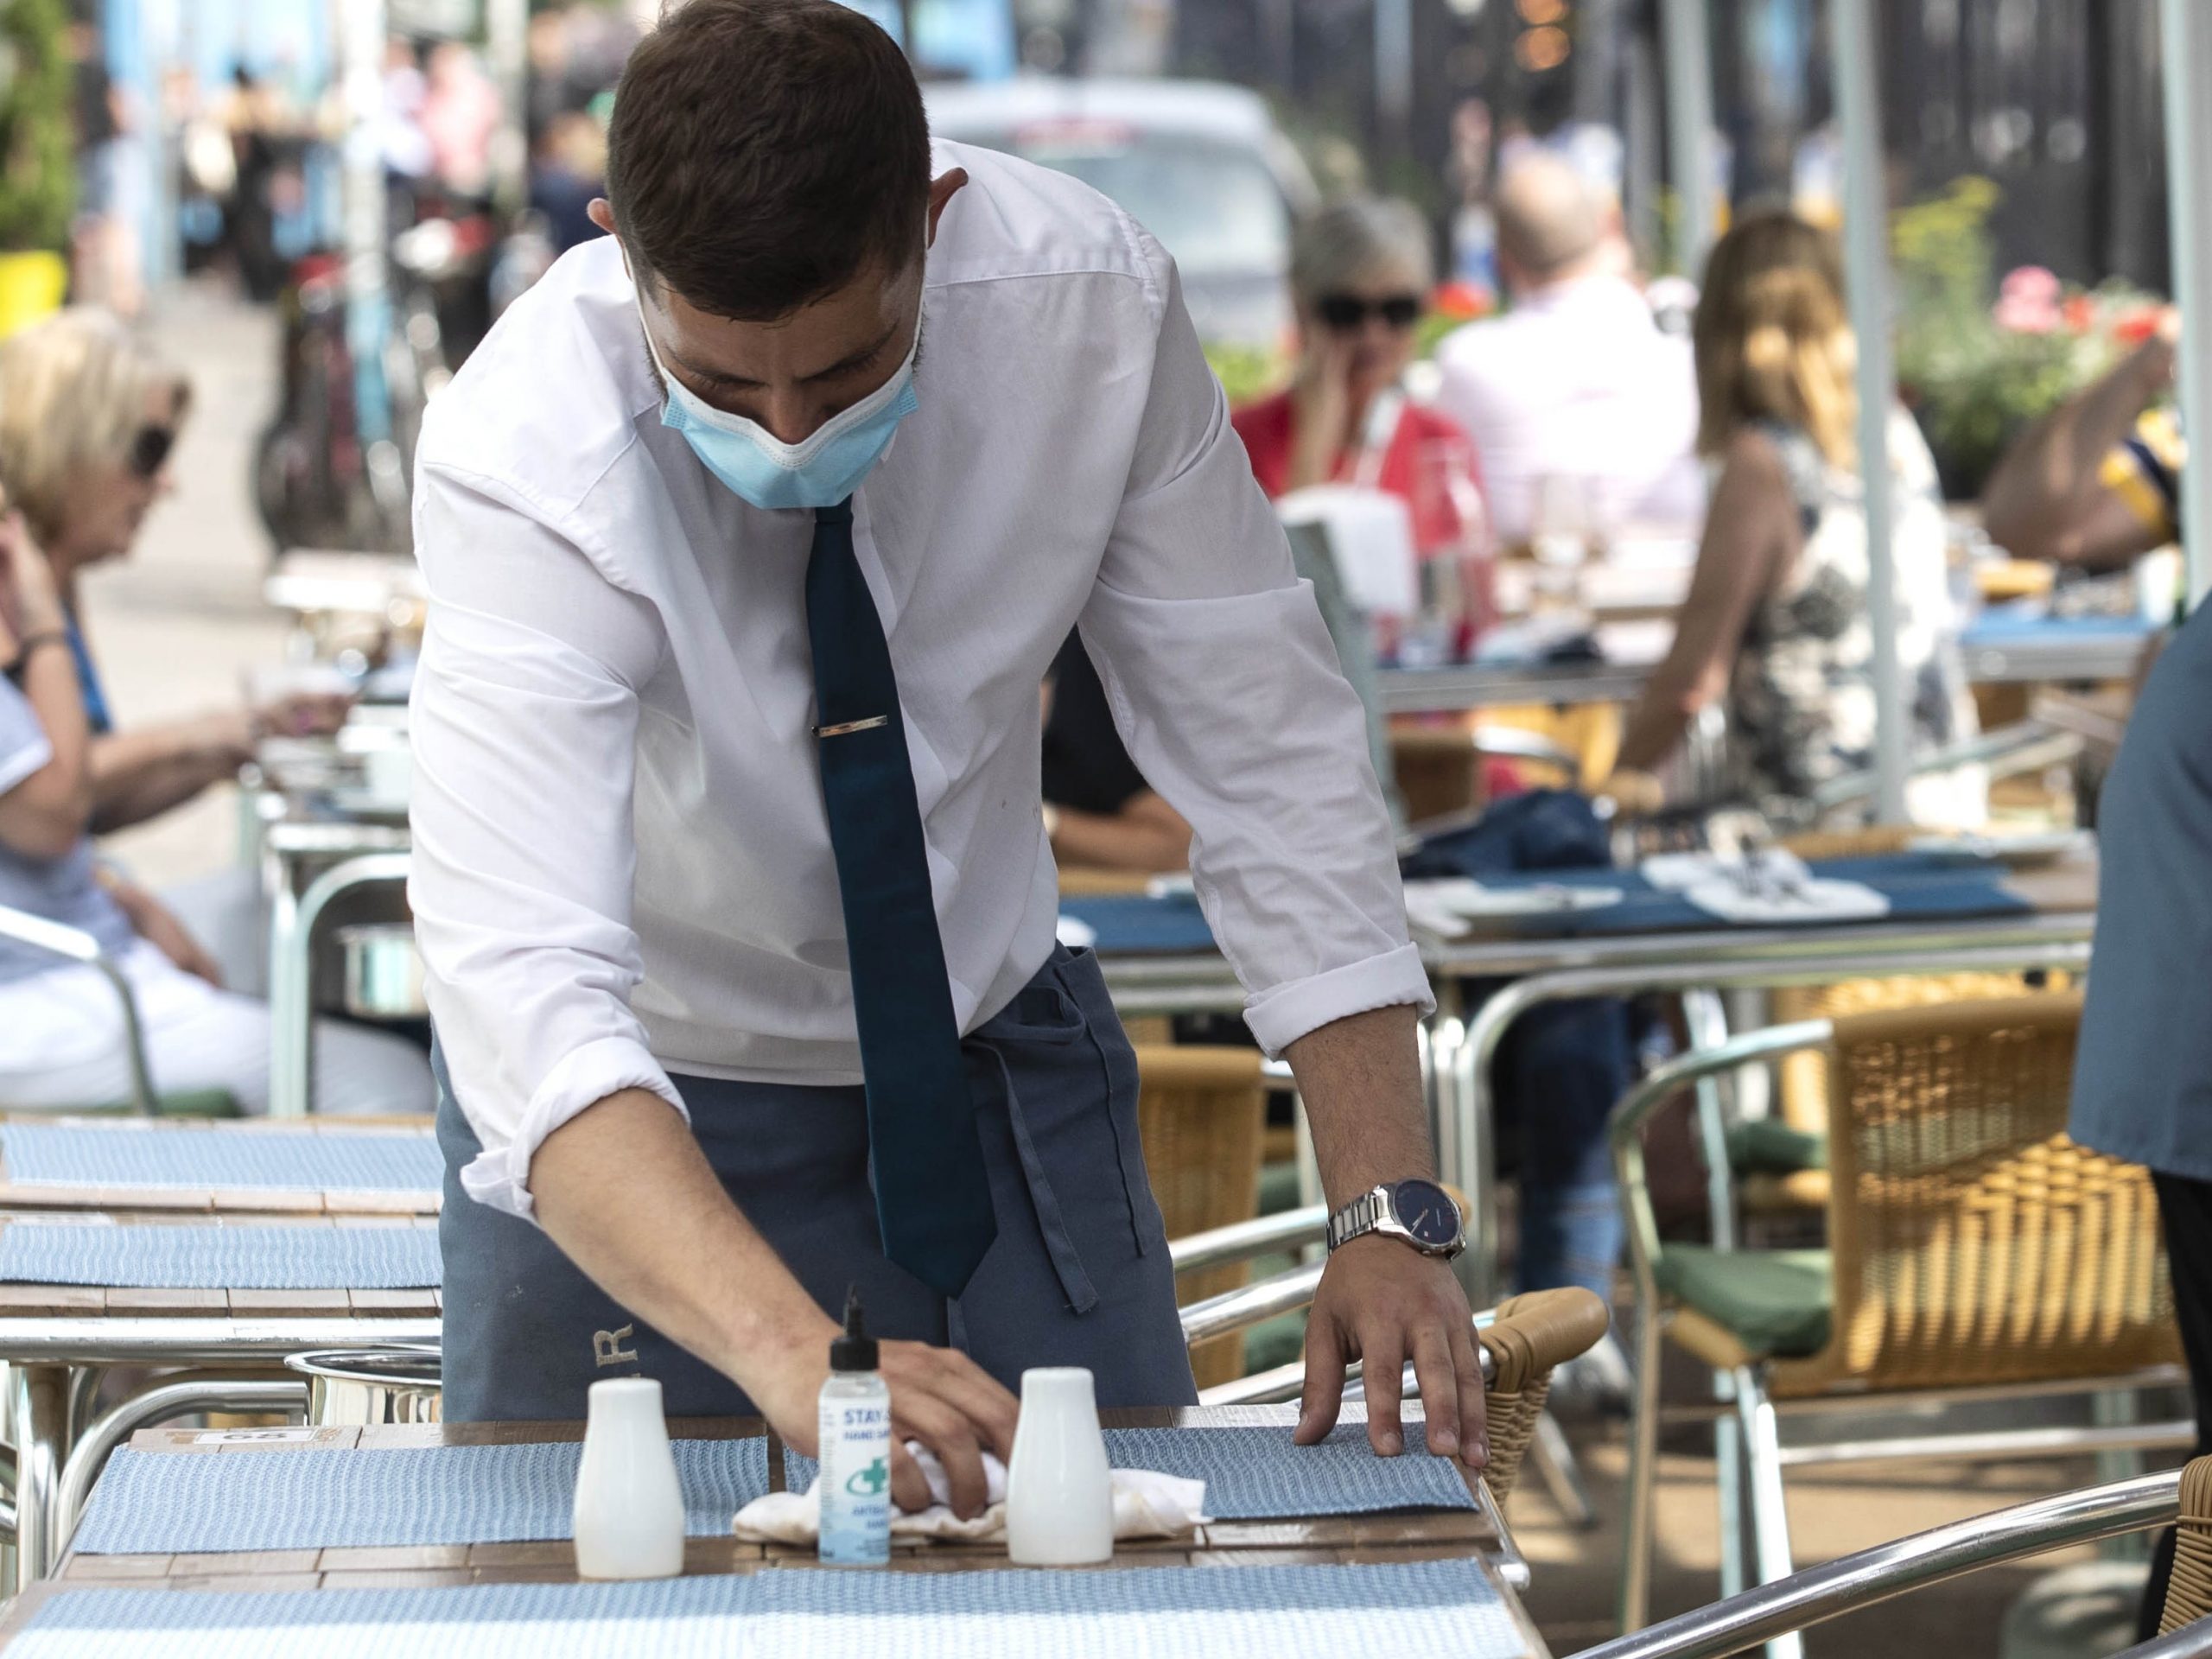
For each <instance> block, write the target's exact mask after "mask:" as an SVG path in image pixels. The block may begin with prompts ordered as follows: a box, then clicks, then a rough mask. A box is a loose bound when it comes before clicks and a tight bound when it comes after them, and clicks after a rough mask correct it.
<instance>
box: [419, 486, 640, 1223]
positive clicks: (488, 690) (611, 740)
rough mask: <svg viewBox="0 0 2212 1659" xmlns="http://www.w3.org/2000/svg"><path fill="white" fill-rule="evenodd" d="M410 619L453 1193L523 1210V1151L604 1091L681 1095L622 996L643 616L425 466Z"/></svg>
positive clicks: (422, 875)
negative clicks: (474, 1150)
mask: <svg viewBox="0 0 2212 1659" xmlns="http://www.w3.org/2000/svg"><path fill="white" fill-rule="evenodd" d="M418 492H419V493H418V500H417V505H416V547H417V550H418V553H417V556H418V557H419V559H420V561H421V563H422V566H423V575H424V580H425V582H426V583H427V585H428V587H429V624H428V626H427V628H426V630H425V632H424V635H423V656H422V661H421V664H420V666H419V667H418V669H417V671H416V680H415V688H414V697H413V707H412V710H411V714H410V721H409V725H410V733H411V738H412V742H413V746H414V755H415V778H414V785H413V793H412V802H411V813H410V817H411V821H412V826H413V832H414V857H413V864H412V869H411V874H410V880H409V884H408V898H409V900H410V904H411V905H412V906H413V908H414V912H415V932H416V939H417V941H418V942H419V944H420V946H421V949H422V952H423V963H424V966H425V969H426V970H427V991H428V999H429V1007H430V1014H431V1018H432V1020H434V1022H435V1025H436V1028H437V1033H438V1040H439V1046H440V1048H441V1049H442V1052H443V1054H444V1056H445V1059H446V1065H447V1070H448V1074H449V1077H450V1079H451V1083H452V1087H453V1090H454V1099H455V1102H456V1103H457V1104H458V1105H459V1106H460V1108H461V1111H462V1113H463V1114H464V1115H465V1116H467V1119H468V1122H469V1125H470V1127H471V1128H474V1130H475V1132H476V1135H477V1139H478V1140H479V1141H480V1143H481V1145H482V1147H483V1151H482V1153H481V1154H480V1156H478V1157H477V1158H476V1159H475V1160H474V1162H472V1163H471V1164H470V1165H469V1166H467V1168H466V1169H464V1170H463V1171H462V1172H461V1185H462V1186H463V1188H464V1189H465V1190H466V1191H467V1193H468V1195H469V1196H470V1197H471V1198H475V1199H477V1200H478V1201H479V1202H480V1203H484V1204H487V1205H492V1206H493V1208H495V1209H499V1210H505V1211H511V1212H512V1213H513V1214H516V1215H520V1216H528V1215H530V1214H531V1196H530V1164H531V1157H532V1155H533V1154H535V1153H536V1152H537V1147H538V1145H539V1144H540V1143H541V1142H542V1141H543V1140H544V1139H545V1137H546V1136H547V1135H550V1134H551V1133H552V1132H553V1131H554V1130H555V1129H556V1128H559V1127H560V1126H561V1125H562V1124H563V1123H565V1122H568V1121H569V1119H570V1118H572V1117H574V1116H576V1115H577V1114H578V1113H579V1112H582V1111H583V1110H585V1109H587V1108H588V1107H590V1106H591V1105H593V1104H594V1103H596V1102H598V1101H600V1100H602V1099H604V1098H605V1097H606V1096H608V1095H611V1094H613V1093H614V1092H615V1091H616V1090H621V1089H630V1088H636V1089H646V1090H652V1092H653V1093H654V1094H657V1095H658V1096H660V1097H661V1098H662V1099H664V1100H665V1101H667V1102H668V1103H669V1104H670V1105H671V1106H672V1107H674V1108H675V1109H677V1111H678V1112H682V1111H683V1100H682V1098H681V1096H678V1095H677V1091H676V1090H675V1088H674V1086H673V1085H672V1084H671V1083H670V1081H669V1078H668V1074H667V1073H666V1072H665V1071H664V1070H663V1069H662V1068H661V1066H660V1065H659V1064H658V1062H657V1061H655V1059H654V1058H653V1057H652V1052H650V1050H649V1049H648V1048H647V1046H646V1043H645V1028H644V1027H643V1025H642V1024H641V1023H640V1022H639V1019H638V1017H637V1016H636V1015H635V1014H633V1013H632V1011H631V1007H630V994H631V991H632V988H634V987H635V986H636V985H637V983H638V982H639V979H640V978H641V977H642V976H643V971H644V970H643V965H642V958H641V956H640V952H639V944H638V937H637V935H636V933H635V932H634V931H632V928H631V925H630V907H631V880H632V872H633V869H634V867H635V861H636V851H635V846H634V842H633V839H632V824H631V808H632V800H631V798H632V783H633V770H634V751H635V746H636V737H637V728H638V689H639V686H641V685H642V684H644V683H645V682H646V681H647V680H648V679H649V678H650V677H651V676H652V673H653V672H654V671H655V669H656V667H657V666H658V662H659V660H660V655H661V652H662V651H663V649H664V641H665V635H664V632H663V630H662V627H661V625H660V622H659V619H658V616H657V614H656V613H655V612H654V611H653V609H652V607H650V606H649V605H647V604H646V603H645V601H642V600H640V599H639V598H638V597H637V596H636V595H634V594H630V593H627V592H626V591H624V590H623V589H622V588H620V587H619V586H617V585H616V584H615V583H614V582H612V581H611V580H609V579H608V577H607V575H604V574H603V573H602V572H601V569H599V568H598V566H596V565H595V564H594V562H593V561H592V559H591V558H590V557H588V556H587V554H586V553H585V551H584V550H582V547H580V546H579V545H578V543H576V542H575V541H574V540H571V539H569V537H567V536H565V535H564V534H563V531H562V528H561V526H560V521H559V519H558V518H557V516H556V515H552V514H550V513H546V512H543V511H542V510H541V509H539V508H537V506H536V505H535V504H533V503H531V502H528V501H526V500H524V499H520V498H518V497H517V496H515V495H513V494H512V493H511V492H510V491H509V490H508V489H507V488H506V487H505V486H494V485H493V484H491V483H490V482H488V481H486V480H480V479H475V478H473V477H470V476H467V475H466V474H453V473H451V472H447V471H442V470H436V469H430V468H425V469H424V471H423V474H422V476H421V479H420V480H419V483H418Z"/></svg>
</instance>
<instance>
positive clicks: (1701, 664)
mask: <svg viewBox="0 0 2212 1659" xmlns="http://www.w3.org/2000/svg"><path fill="white" fill-rule="evenodd" d="M1803 539H1804V537H1803V534H1802V530H1801V528H1800V526H1799V524H1798V522H1797V508H1796V498H1795V497H1794V496H1793V495H1792V494H1791V493H1790V488H1789V475H1788V474H1787V473H1786V472H1785V471H1784V469H1783V464H1782V457H1781V454H1779V453H1778V452H1777V450H1776V448H1775V447H1774V444H1773V442H1772V441H1771V440H1770V439H1769V438H1767V437H1766V436H1765V435H1764V434H1761V433H1758V432H1753V431H1750V430H1748V429H1747V430H1745V431H1741V432H1738V434H1737V435H1736V436H1735V438H1734V439H1733V440H1732V442H1730V444H1729V447H1728V457H1727V461H1726V464H1725V465H1724V466H1723V467H1722V469H1721V474H1720V481H1719V484H1718V485H1716V486H1714V489H1713V505H1712V506H1711V508H1710V510H1709V511H1708V512H1707V515H1706V521H1705V539H1704V541H1703V543H1701V544H1700V547H1699V549H1698V556H1697V570H1696V572H1695V574H1694V575H1692V576H1691V578H1690V590H1689V594H1688V597H1687V598H1686V599H1684V600H1683V601H1682V607H1681V610H1680V611H1679V612H1678V613H1676V616H1675V642H1674V644H1673V645H1671V646H1670V647H1669V649H1668V652H1667V656H1666V659H1665V660H1664V661H1662V663H1661V664H1659V666H1658V668H1657V669H1656V670H1655V671H1653V672H1652V675H1651V677H1650V678H1649V679H1648V680H1646V681H1645V682H1644V683H1643V693H1642V695H1641V696H1638V697H1637V701H1636V706H1635V707H1634V708H1633V709H1630V712H1629V716H1628V723H1627V727H1626V729H1625V730H1624V732H1623V734H1622V736H1621V747H1620V754H1619V757H1618V763H1617V764H1618V766H1619V767H1620V768H1621V769H1622V770H1623V771H1625V772H1656V771H1657V770H1658V769H1659V767H1660V766H1662V765H1663V764H1665V762H1666V760H1667V758H1668V757H1669V755H1671V754H1672V753H1674V752H1675V746H1676V745H1677V744H1678V743H1680V742H1681V741H1682V733H1683V731H1684V729H1685V728H1688V725H1689V722H1690V720H1691V717H1692V716H1694V715H1695V714H1696V713H1697V712H1698V710H1699V709H1702V708H1704V707H1705V706H1706V705H1707V703H1709V702H1713V700H1714V699H1715V698H1717V697H1719V696H1723V695H1724V694H1725V693H1726V690H1727V689H1728V675H1729V671H1730V670H1731V668H1732V666H1733V665H1734V664H1735V660H1736V652H1737V649H1738V647H1739V646H1740V645H1742V644H1743V639H1744V630H1745V627H1746V626H1748V625H1749V623H1750V621H1751V612H1752V608H1753V607H1755V606H1757V605H1758V602H1759V601H1760V599H1761V598H1763V597H1764V595H1765V594H1766V593H1767V592H1768V591H1769V590H1770V588H1772V587H1773V585H1774V583H1775V582H1776V580H1777V577H1778V576H1779V575H1781V573H1782V572H1783V571H1784V570H1786V569H1789V565H1790V563H1792V562H1794V561H1795V559H1796V556H1797V551H1798V548H1799V546H1800V544H1801V543H1802V541H1803Z"/></svg>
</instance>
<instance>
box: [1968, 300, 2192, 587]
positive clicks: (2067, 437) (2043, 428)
mask: <svg viewBox="0 0 2212 1659" xmlns="http://www.w3.org/2000/svg"><path fill="white" fill-rule="evenodd" d="M2177 328H2178V319H2177V314H2175V313H2171V312H2170V313H2169V314H2168V316H2167V319H2166V321H2164V322H2163V323H2162V324H2161V327H2160V331H2159V332H2158V334H2154V335H2152V337H2151V338H2150V339H2149V340H2145V341H2144V342H2143V344H2142V345H2141V346H2138V347H2137V348H2136V349H2135V350H2134V351H2133V353H2130V354H2129V355H2128V356H2126V357H2125V358H2123V359H2121V360H2120V363H2119V364H2117V365H2115V366H2114V367H2113V369H2111V370H2110V371H2109V372H2107V374H2106V375H2105V377H2104V378H2102V379H2101V380H2099V381H2097V382H2096V383H2095V384H2094V385H2092V386H2091V387H2090V388H2089V389H2088V391H2084V392H2082V394H2081V395H2080V396H2079V397H2074V398H2070V399H2069V400H2068V401H2067V402H2066V403H2064V404H2060V405H2059V407H2058V408H2056V409H2055V410H2052V411H2051V412H2050V414H2048V415H2046V416H2044V417H2043V418H2042V419H2041V420H2039V421H2037V423H2035V424H2034V425H2033V426H2031V427H2030V428H2029V429H2028V430H2027V431H2026V432H2025V433H2024V434H2023V435H2021V437H2020V438H2019V439H2018V442H2015V443H2014V444H2013V445H2012V448H2009V449H2007V450H2006V451H2005V454H2004V456H2003V457H2002V458H2001V459H2000V460H1999V461H1998V463H1997V468H1996V470H1995V471H1994V472H1993V473H1992V474H1990V477H1989V483H1988V484H1987V486H1986V487H1985V488H1984V490H1983V491H1982V497H1981V511H1982V524H1983V527H1984V528H1985V529H1986V530H1987V531H1988V532H1989V537H1990V539H1991V540H1992V541H1993V542H1995V543H1997V544H1998V545H1999V547H2001V548H2003V549H2005V550H2006V551H2007V552H2009V553H2011V554H2012V555H2013V556H2015V557H2017V558H2023V559H2050V560H2054V561H2056V562H2057V563H2062V564H2079V565H2084V566H2087V567H2088V568H2090V569H2106V568H2109V567H2111V566H2113V565H2117V564H2122V563H2126V561H2127V560H2129V559H2132V558H2133V557H2135V556H2138V555H2139V554H2143V553H2147V552H2149V551H2150V550H2152V548H2154V547H2156V546H2157V545H2158V543H2159V542H2160V540H2161V539H2162V537H2160V535H2159V533H2158V530H2157V529H2156V528H2155V527H2153V526H2152V525H2150V524H2145V523H2144V521H2143V519H2142V518H2140V517H2139V515H2138V514H2136V513H2135V512H2133V511H2132V510H2130V508H2129V507H2128V505H2127V504H2126V502H2124V501H2122V500H2120V498H2119V497H2117V496H2115V495H2114V494H2113V493H2112V491H2111V490H2110V489H2109V488H2107V486H2105V484H2104V482H2103V481H2102V479H2101V476H2100V474H2101V470H2102V468H2103V466H2104V461H2105V457H2106V456H2107V455H2108V454H2111V453H2112V451H2113V448H2114V447H2115V446H2116V445H2118V444H2119V443H2120V442H2122V441H2123V440H2124V439H2125V438H2126V436H2127V435H2128V433H2129V431H2130V430H2131V429H2133V426H2134V424H2135V421H2136V417H2137V416H2139V415H2141V414H2142V412H2143V411H2144V410H2145V409H2146V408H2148V407H2149V406H2150V404H2151V403H2152V400H2154V399H2155V398H2156V397H2158V393H2159V392H2160V391H2162V390H2164V387H2165V386H2166V385H2168V384H2169V383H2170V382H2171V380H2172V378H2173V372H2174V345H2175V340H2176V339H2177Z"/></svg>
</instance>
